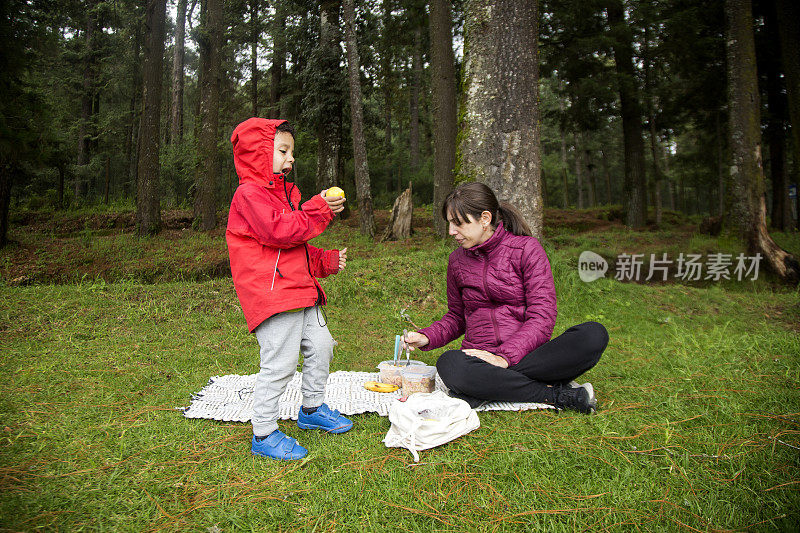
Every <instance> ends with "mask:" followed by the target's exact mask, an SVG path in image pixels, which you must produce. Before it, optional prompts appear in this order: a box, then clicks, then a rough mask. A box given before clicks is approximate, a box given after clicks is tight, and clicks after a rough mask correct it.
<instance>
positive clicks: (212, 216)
mask: <svg viewBox="0 0 800 533" xmlns="http://www.w3.org/2000/svg"><path fill="white" fill-rule="evenodd" d="M204 4H205V5H204V6H203V9H202V12H201V14H200V20H201V23H200V29H201V31H200V36H199V38H198V42H197V45H198V48H199V50H200V110H199V113H198V116H197V128H196V129H197V167H196V172H195V198H194V218H195V220H197V221H198V222H199V228H200V229H201V230H203V231H206V230H211V229H214V228H215V227H216V225H217V201H216V188H217V178H218V176H219V154H218V151H217V132H218V127H219V92H220V83H221V80H220V63H221V58H220V53H221V49H222V32H223V27H222V0H205V2H204Z"/></svg>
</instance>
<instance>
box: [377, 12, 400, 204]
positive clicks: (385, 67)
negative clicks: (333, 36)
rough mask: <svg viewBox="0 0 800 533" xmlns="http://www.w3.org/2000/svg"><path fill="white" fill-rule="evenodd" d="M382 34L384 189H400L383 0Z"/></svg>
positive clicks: (389, 41) (387, 16)
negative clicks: (395, 152)
mask: <svg viewBox="0 0 800 533" xmlns="http://www.w3.org/2000/svg"><path fill="white" fill-rule="evenodd" d="M382 16H383V35H382V36H381V50H380V55H381V61H380V65H381V93H382V95H383V122H384V124H383V128H384V133H383V151H384V153H385V158H386V190H387V191H393V190H397V191H398V192H399V191H400V183H399V182H397V186H396V187H395V169H394V166H395V164H394V156H393V151H394V150H393V148H392V80H393V78H394V76H393V74H392V49H393V46H394V43H393V42H392V36H391V35H390V33H389V22H390V21H391V20H392V3H391V2H389V1H388V0H383V15H382Z"/></svg>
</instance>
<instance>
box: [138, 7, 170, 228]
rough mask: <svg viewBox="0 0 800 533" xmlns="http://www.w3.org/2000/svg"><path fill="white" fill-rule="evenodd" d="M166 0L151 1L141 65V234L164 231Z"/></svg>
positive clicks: (139, 177)
mask: <svg viewBox="0 0 800 533" xmlns="http://www.w3.org/2000/svg"><path fill="white" fill-rule="evenodd" d="M166 13H167V0H148V2H147V12H146V17H147V18H146V21H145V36H144V64H143V65H142V118H141V126H140V130H139V167H138V168H139V171H138V178H137V180H136V184H137V187H136V190H137V193H136V228H137V229H136V231H137V234H138V235H140V236H144V235H151V234H154V233H158V232H159V231H160V230H161V191H160V176H159V172H160V168H161V166H160V164H159V154H160V149H159V148H160V140H161V136H160V134H159V132H160V130H161V86H162V84H163V81H162V80H163V75H164V22H165V18H166Z"/></svg>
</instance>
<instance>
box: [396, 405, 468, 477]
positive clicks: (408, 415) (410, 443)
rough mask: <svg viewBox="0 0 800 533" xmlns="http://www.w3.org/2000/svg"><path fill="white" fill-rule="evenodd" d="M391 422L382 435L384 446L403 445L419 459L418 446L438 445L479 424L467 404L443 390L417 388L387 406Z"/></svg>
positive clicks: (417, 460) (422, 447) (431, 446)
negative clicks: (431, 390)
mask: <svg viewBox="0 0 800 533" xmlns="http://www.w3.org/2000/svg"><path fill="white" fill-rule="evenodd" d="M389 421H390V422H391V423H392V426H391V427H390V428H389V431H388V432H387V433H386V436H385V437H384V438H383V443H384V444H386V447H387V448H406V449H408V450H409V451H410V452H411V453H412V455H413V456H414V462H419V454H418V453H417V452H418V451H419V450H427V449H429V448H433V447H435V446H439V445H441V444H444V443H446V442H450V441H451V440H453V439H457V438H458V437H460V436H461V435H466V434H467V433H469V432H470V431H472V430H474V429H477V428H478V427H480V425H481V423H480V420H478V414H477V413H476V412H475V411H474V410H473V409H472V408H470V406H469V404H468V403H467V402H465V401H464V400H459V399H458V398H451V397H450V396H448V395H447V394H445V393H444V392H442V391H440V390H437V391H434V392H418V393H415V394H412V395H411V396H409V397H408V400H406V401H405V402H400V401H397V402H394V403H392V405H391V407H389Z"/></svg>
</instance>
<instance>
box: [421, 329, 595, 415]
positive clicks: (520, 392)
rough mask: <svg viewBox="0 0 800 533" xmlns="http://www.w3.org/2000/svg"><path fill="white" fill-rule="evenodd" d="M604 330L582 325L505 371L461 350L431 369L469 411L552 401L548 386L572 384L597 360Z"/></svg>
mask: <svg viewBox="0 0 800 533" xmlns="http://www.w3.org/2000/svg"><path fill="white" fill-rule="evenodd" d="M607 345H608V332H607V331H606V328H605V327H603V325H602V324H600V323H598V322H584V323H583V324H578V325H577V326H572V327H571V328H569V329H568V330H567V331H565V332H564V333H562V334H561V335H559V336H558V337H556V338H555V339H550V340H549V341H547V342H546V343H544V344H542V345H541V346H539V347H538V348H536V349H535V350H533V351H532V352H531V353H529V354H528V355H526V356H525V357H523V358H522V360H521V361H520V362H519V363H517V364H516V365H514V366H512V367H510V368H500V367H499V366H495V365H492V364H490V363H487V362H486V361H484V360H482V359H478V358H477V357H472V356H470V355H467V354H465V353H464V352H462V351H461V350H448V351H446V352H444V353H443V354H442V355H441V356H440V357H439V360H438V361H436V370H437V371H438V372H439V376H440V377H441V378H442V381H443V382H444V384H445V385H447V388H449V389H450V391H451V393H452V395H453V396H455V397H457V398H461V399H463V400H466V401H467V403H469V404H470V406H471V407H476V406H478V405H480V404H481V403H482V402H483V401H485V400H489V401H506V402H543V403H553V401H554V396H553V388H552V387H550V386H548V385H552V384H562V383H567V382H569V381H571V380H574V379H575V378H577V377H578V376H580V375H581V374H583V373H584V372H586V371H587V370H589V369H590V368H592V367H593V366H594V365H596V364H597V362H598V361H599V360H600V356H601V355H602V354H603V350H605V349H606V346H607Z"/></svg>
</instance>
